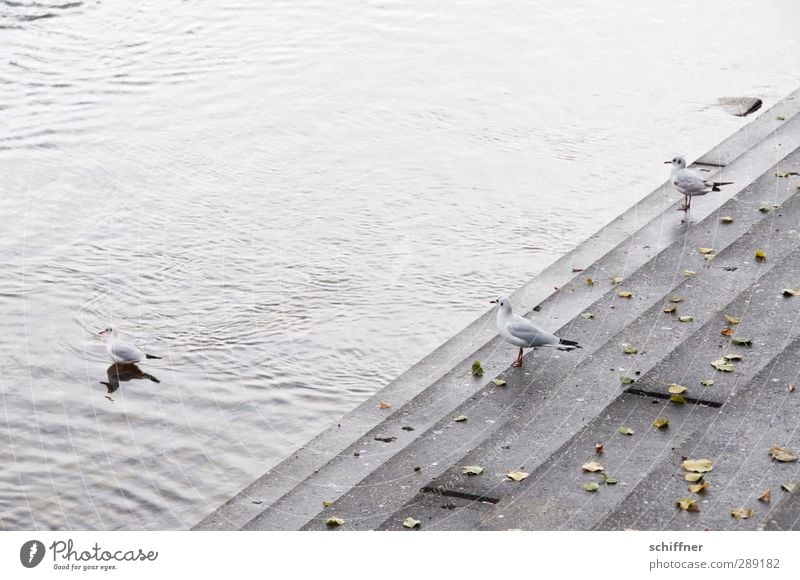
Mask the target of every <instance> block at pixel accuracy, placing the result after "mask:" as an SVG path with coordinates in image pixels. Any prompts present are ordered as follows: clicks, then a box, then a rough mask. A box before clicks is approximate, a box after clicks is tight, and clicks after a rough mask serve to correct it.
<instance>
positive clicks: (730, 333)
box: [719, 326, 733, 336]
mask: <svg viewBox="0 0 800 580" xmlns="http://www.w3.org/2000/svg"><path fill="white" fill-rule="evenodd" d="M719 333H720V334H721V335H722V336H733V329H732V328H731V327H730V326H726V327H725V328H723V329H722V330H720V331H719Z"/></svg>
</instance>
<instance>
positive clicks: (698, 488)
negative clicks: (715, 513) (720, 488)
mask: <svg viewBox="0 0 800 580" xmlns="http://www.w3.org/2000/svg"><path fill="white" fill-rule="evenodd" d="M709 487H711V484H710V483H708V482H707V481H704V482H703V483H695V484H693V485H690V486H689V492H691V493H702V492H703V491H705V490H706V489H708V488H709Z"/></svg>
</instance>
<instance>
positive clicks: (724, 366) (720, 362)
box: [711, 358, 736, 373]
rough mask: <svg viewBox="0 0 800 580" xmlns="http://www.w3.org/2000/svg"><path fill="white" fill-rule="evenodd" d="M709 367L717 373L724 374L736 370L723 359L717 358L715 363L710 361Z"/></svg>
mask: <svg viewBox="0 0 800 580" xmlns="http://www.w3.org/2000/svg"><path fill="white" fill-rule="evenodd" d="M711 366H712V367H714V368H715V369H717V370H718V371H723V372H726V373H732V372H733V370H734V369H735V368H736V367H734V366H733V365H732V364H731V363H730V362H728V361H727V360H725V359H724V358H718V359H717V360H715V361H711Z"/></svg>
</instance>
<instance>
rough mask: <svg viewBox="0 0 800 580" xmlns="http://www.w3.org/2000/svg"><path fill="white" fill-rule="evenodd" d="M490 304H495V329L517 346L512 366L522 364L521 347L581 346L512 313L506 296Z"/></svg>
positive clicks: (572, 348) (570, 348)
mask: <svg viewBox="0 0 800 580" xmlns="http://www.w3.org/2000/svg"><path fill="white" fill-rule="evenodd" d="M492 304H497V330H498V332H499V333H500V336H502V337H503V338H504V339H506V342H509V343H511V344H513V345H514V346H518V347H519V355H518V356H517V360H515V361H514V364H512V365H511V366H512V367H521V366H522V349H523V348H536V347H539V346H552V347H554V348H556V349H558V350H575V349H576V348H581V346H580V345H579V344H578V343H577V342H575V341H573V340H566V339H564V338H558V337H557V336H556V335H555V334H550V333H549V332H547V331H544V330H542V329H541V328H539V327H538V326H536V325H535V324H533V323H532V322H531V321H530V320H528V319H527V318H522V316H518V315H516V314H514V311H513V310H512V309H511V301H510V300H509V299H508V297H506V296H503V297H502V298H498V299H497V300H492Z"/></svg>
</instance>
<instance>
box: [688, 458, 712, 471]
mask: <svg viewBox="0 0 800 580" xmlns="http://www.w3.org/2000/svg"><path fill="white" fill-rule="evenodd" d="M681 467H682V468H683V469H684V470H685V471H693V472H695V473H708V472H709V471H711V470H712V469H714V464H713V462H712V461H711V460H710V459H687V460H686V461H684V462H683V463H681Z"/></svg>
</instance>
